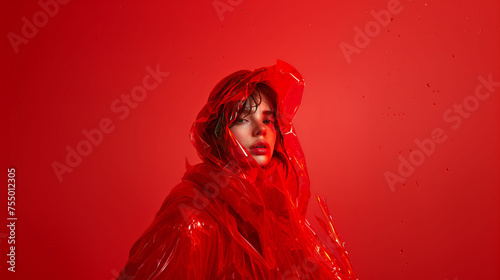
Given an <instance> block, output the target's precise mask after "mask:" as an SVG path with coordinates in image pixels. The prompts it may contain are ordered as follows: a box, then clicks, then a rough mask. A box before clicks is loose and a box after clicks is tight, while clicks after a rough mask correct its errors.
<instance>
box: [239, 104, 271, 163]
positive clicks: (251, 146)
mask: <svg viewBox="0 0 500 280" xmlns="http://www.w3.org/2000/svg"><path fill="white" fill-rule="evenodd" d="M260 96H261V98H262V100H261V102H260V105H259V107H257V109H256V110H255V109H254V110H255V111H254V112H251V113H250V114H249V115H247V116H245V117H244V118H241V119H239V120H237V121H236V122H235V123H234V125H233V126H232V127H231V128H230V130H231V132H232V133H233V134H234V136H235V137H236V139H238V141H239V142H240V144H241V145H242V146H243V147H244V148H245V149H247V151H249V152H250V154H251V155H252V157H253V158H254V159H255V161H257V163H258V164H259V165H260V166H261V167H264V166H266V165H267V164H268V163H269V161H271V158H272V157H273V152H274V144H275V143H276V129H275V127H274V122H275V117H274V113H273V110H272V108H271V104H270V102H269V98H268V97H267V96H266V95H265V94H261V95H260ZM256 99H258V96H257V98H256ZM253 106H255V103H254V101H253V99H252V98H249V99H248V102H246V110H247V111H246V112H248V111H250V110H251V109H252V107H253ZM246 112H245V113H244V114H243V115H246Z"/></svg>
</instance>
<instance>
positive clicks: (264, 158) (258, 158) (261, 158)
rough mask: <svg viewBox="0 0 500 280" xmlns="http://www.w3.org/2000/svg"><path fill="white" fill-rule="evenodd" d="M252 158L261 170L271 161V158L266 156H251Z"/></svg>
mask: <svg viewBox="0 0 500 280" xmlns="http://www.w3.org/2000/svg"><path fill="white" fill-rule="evenodd" d="M253 158H254V159H255V161H256V162H257V163H258V164H259V165H260V167H262V168H264V167H266V166H267V165H268V164H269V162H270V161H271V157H270V156H268V155H253Z"/></svg>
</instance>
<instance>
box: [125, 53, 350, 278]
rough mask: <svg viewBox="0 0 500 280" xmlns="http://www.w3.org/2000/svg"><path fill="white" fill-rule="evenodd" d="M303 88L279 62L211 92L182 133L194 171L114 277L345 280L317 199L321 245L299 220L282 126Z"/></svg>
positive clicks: (301, 204) (291, 143) (295, 174)
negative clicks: (193, 154)
mask: <svg viewBox="0 0 500 280" xmlns="http://www.w3.org/2000/svg"><path fill="white" fill-rule="evenodd" d="M303 88H304V81H303V79H302V77H301V75H300V74H299V73H298V71H297V70H296V69H295V68H293V67H292V66H291V65H289V64H287V63H285V62H283V61H279V60H278V61H277V64H276V65H273V66H270V67H263V68H260V69H256V70H255V71H246V70H242V71H238V72H235V73H233V74H231V75H229V76H227V77H225V78H224V79H222V80H221V81H220V82H219V83H218V84H217V85H216V86H215V88H214V89H213V90H212V92H211V94H210V96H209V99H208V102H207V104H206V105H205V106H204V107H203V108H202V110H201V111H200V113H199V114H198V116H197V118H196V121H195V122H194V123H193V126H192V128H191V133H190V138H191V141H192V142H193V144H194V146H195V148H196V149H197V151H198V154H199V156H200V158H201V159H202V163H200V164H198V165H195V166H189V165H188V166H187V171H186V173H185V174H184V176H183V178H182V182H181V183H180V184H179V185H177V186H176V187H175V188H174V189H173V190H172V192H171V193H170V194H169V195H168V197H167V198H166V200H165V201H164V203H163V205H162V207H161V208H160V210H159V211H158V213H157V214H156V218H155V220H154V221H153V223H152V224H151V225H150V226H149V228H148V229H147V230H146V231H145V233H144V234H143V235H142V237H141V238H140V239H139V240H138V241H137V242H136V243H135V244H134V246H133V247H132V249H131V250H130V256H129V260H128V262H127V264H126V266H125V268H124V269H123V270H122V273H121V275H120V276H119V277H118V279H355V277H354V274H353V272H352V269H351V266H350V263H349V261H348V259H347V256H346V252H345V250H344V248H343V246H342V244H341V242H340V240H339V239H338V236H337V234H336V233H335V230H334V228H333V223H332V222H331V218H330V216H329V213H328V210H327V209H326V204H325V203H324V201H323V200H321V199H319V198H318V201H319V203H320V207H321V209H322V210H323V212H324V214H325V219H326V222H325V221H322V220H320V219H318V220H319V222H320V225H321V226H322V228H323V230H325V232H326V233H327V237H328V240H327V241H326V243H327V244H328V243H329V244H330V246H327V245H325V242H322V241H321V240H320V239H319V238H318V237H317V236H316V234H315V233H314V232H313V231H312V230H311V228H310V226H309V223H308V222H307V221H306V219H305V212H306V209H307V203H308V201H309V197H310V192H309V179H308V174H307V169H306V164H305V158H304V155H303V153H302V149H301V146H300V144H299V141H298V138H297V135H296V133H295V130H294V128H293V125H292V119H293V117H294V115H295V113H296V111H297V109H298V106H299V104H300V101H301V97H302V91H303Z"/></svg>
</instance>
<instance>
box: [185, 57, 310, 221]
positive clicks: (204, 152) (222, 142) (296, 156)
mask: <svg viewBox="0 0 500 280" xmlns="http://www.w3.org/2000/svg"><path fill="white" fill-rule="evenodd" d="M257 83H265V84H267V85H268V86H270V87H271V88H272V89H273V90H274V91H275V92H276V93H277V100H276V107H277V108H276V110H277V112H276V121H277V122H278V125H279V129H280V131H281V137H282V138H283V148H281V146H280V147H278V146H279V145H277V148H276V150H275V152H276V151H281V152H284V154H285V155H286V165H287V166H286V167H285V168H283V169H280V170H281V171H280V173H283V170H286V173H287V174H285V177H286V180H281V181H282V182H286V183H285V186H284V188H285V192H286V193H288V195H289V196H290V199H291V200H292V201H294V204H295V206H296V207H297V209H298V210H299V212H300V213H304V214H305V211H306V208H307V203H308V201H309V197H310V191H309V177H308V173H307V167H306V162H305V157H304V153H303V152H302V147H301V145H300V143H299V139H298V136H297V133H296V131H295V129H294V126H293V124H292V120H293V118H294V116H295V114H296V112H297V110H298V108H299V106H300V103H301V99H302V93H303V90H304V86H305V83H304V79H303V78H302V75H301V74H300V73H299V72H298V71H297V70H296V69H295V68H294V67H293V66H291V65H290V64H288V63H286V62H284V61H281V60H278V61H277V62H276V64H275V65H272V66H268V67H261V68H258V69H255V70H254V71H249V70H241V71H237V72H235V73H233V74H231V75H229V76H227V77H225V78H224V79H222V80H221V81H220V82H219V83H218V84H217V85H216V86H215V87H214V89H213V90H212V92H211V94H210V96H209V99H208V101H207V103H206V104H205V106H204V107H203V108H202V109H201V111H200V112H199V114H198V115H197V117H196V120H195V121H194V123H193V125H192V127H191V131H190V140H191V142H192V143H193V145H194V147H195V148H196V150H197V152H198V155H199V156H200V158H201V160H202V161H203V162H204V163H205V164H206V165H208V166H210V167H211V168H214V169H219V170H224V171H227V172H230V173H231V174H232V175H235V176H238V177H240V178H243V179H246V180H248V181H250V182H254V181H256V180H257V179H258V178H263V177H269V176H270V175H271V174H273V171H275V169H276V166H277V165H278V164H277V163H276V160H274V158H273V160H272V161H271V163H270V164H269V165H268V166H266V167H265V168H261V167H260V166H259V165H258V164H257V162H256V161H255V160H254V159H253V157H252V156H251V155H250V153H249V152H248V151H247V150H246V149H245V148H244V147H243V146H242V145H240V144H239V142H238V140H237V139H236V138H235V137H234V136H233V134H232V133H231V131H230V129H229V125H230V124H231V123H232V121H234V119H235V117H236V113H237V109H239V108H240V107H241V106H243V103H244V101H245V100H246V99H247V98H248V97H249V96H250V95H251V94H252V93H253V91H254V89H255V86H256V84H257ZM230 108H236V110H235V109H230ZM221 112H222V113H221ZM224 149H226V150H224ZM282 149H284V150H285V151H282ZM270 177H273V176H270ZM274 177H276V175H275V176H274ZM271 179H272V178H271ZM282 185H283V183H282ZM281 191H283V190H281Z"/></svg>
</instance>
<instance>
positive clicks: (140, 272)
mask: <svg viewBox="0 0 500 280" xmlns="http://www.w3.org/2000/svg"><path fill="white" fill-rule="evenodd" d="M221 233H222V232H221V229H220V227H219V226H218V225H217V223H216V222H215V221H214V219H213V218H212V217H211V216H210V215H209V214H208V212H207V211H204V208H203V207H202V204H200V203H198V202H197V201H195V200H194V199H193V198H191V197H189V196H181V198H179V196H176V195H172V194H171V195H169V197H167V199H166V200H165V202H164V204H163V205H162V207H161V209H160V211H158V213H157V215H156V218H155V220H154V221H153V223H152V224H151V225H150V226H149V228H148V229H147V230H146V232H145V233H144V234H143V235H142V236H141V237H140V238H139V240H137V242H136V243H135V244H134V245H133V247H132V249H131V250H130V254H129V259H128V261H127V264H126V265H125V268H124V269H123V270H122V272H121V274H120V275H119V276H118V278H117V280H143V279H148V280H153V279H155V280H163V279H194V280H196V279H200V280H201V279H217V278H219V276H218V275H219V273H220V272H221V270H220V266H219V265H220V264H221V262H220V260H219V259H220V258H221V252H223V251H221V250H223V249H222V248H221V247H222V246H221V244H222V243H223V241H222V240H221V239H222V234H221Z"/></svg>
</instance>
